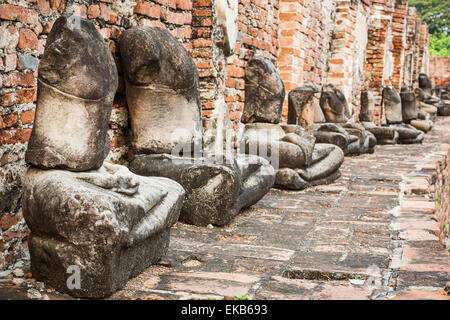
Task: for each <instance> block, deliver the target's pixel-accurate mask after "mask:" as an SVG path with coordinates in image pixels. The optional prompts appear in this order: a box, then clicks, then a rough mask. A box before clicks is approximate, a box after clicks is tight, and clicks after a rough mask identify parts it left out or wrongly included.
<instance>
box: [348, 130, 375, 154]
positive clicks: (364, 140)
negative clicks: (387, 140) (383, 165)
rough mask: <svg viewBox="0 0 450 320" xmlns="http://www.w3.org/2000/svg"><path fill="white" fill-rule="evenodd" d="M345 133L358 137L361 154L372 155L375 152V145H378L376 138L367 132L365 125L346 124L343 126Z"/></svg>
mask: <svg viewBox="0 0 450 320" xmlns="http://www.w3.org/2000/svg"><path fill="white" fill-rule="evenodd" d="M342 127H343V128H344V130H345V131H347V133H349V134H350V135H353V136H357V137H358V139H359V144H360V146H359V150H358V152H359V154H362V153H372V152H373V151H374V148H375V145H376V144H377V139H376V137H375V136H374V135H373V134H372V133H370V132H369V131H366V129H365V128H364V126H363V125H361V124H359V123H351V122H350V123H345V124H343V125H342Z"/></svg>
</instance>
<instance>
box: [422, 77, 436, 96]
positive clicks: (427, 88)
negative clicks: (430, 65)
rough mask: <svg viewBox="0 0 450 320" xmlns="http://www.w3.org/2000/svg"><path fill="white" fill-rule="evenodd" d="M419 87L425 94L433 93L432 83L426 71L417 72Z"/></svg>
mask: <svg viewBox="0 0 450 320" xmlns="http://www.w3.org/2000/svg"><path fill="white" fill-rule="evenodd" d="M419 88H420V89H422V90H423V91H424V93H425V95H426V96H431V95H432V93H433V83H432V82H431V79H430V77H428V75H427V74H426V73H421V74H419Z"/></svg>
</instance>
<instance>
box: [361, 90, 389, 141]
mask: <svg viewBox="0 0 450 320" xmlns="http://www.w3.org/2000/svg"><path fill="white" fill-rule="evenodd" d="M374 111H375V100H374V97H373V93H372V92H371V91H369V90H363V91H362V92H361V108H360V112H359V121H360V123H361V125H362V126H363V127H364V128H365V129H366V130H367V131H369V132H371V133H372V134H373V135H374V136H375V137H376V139H377V144H379V145H385V144H396V143H397V140H398V132H397V131H396V130H394V129H393V128H391V127H388V126H377V125H375V124H374Z"/></svg>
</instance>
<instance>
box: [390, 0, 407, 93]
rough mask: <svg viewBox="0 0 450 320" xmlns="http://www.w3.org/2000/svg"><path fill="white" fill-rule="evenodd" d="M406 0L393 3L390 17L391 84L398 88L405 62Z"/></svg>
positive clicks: (401, 81)
mask: <svg viewBox="0 0 450 320" xmlns="http://www.w3.org/2000/svg"><path fill="white" fill-rule="evenodd" d="M407 6H408V1H407V0H400V1H397V2H396V3H395V9H394V15H393V18H392V35H393V37H392V43H393V49H392V56H393V60H394V69H393V70H394V71H393V73H392V85H393V86H395V87H396V88H397V89H398V90H399V89H400V88H401V86H402V85H403V65H404V62H405V47H406V36H407V32H406V30H407V19H406V15H407Z"/></svg>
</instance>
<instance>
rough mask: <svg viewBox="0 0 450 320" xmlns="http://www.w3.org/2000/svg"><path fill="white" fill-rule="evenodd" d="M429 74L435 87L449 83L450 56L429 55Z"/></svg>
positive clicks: (441, 86)
mask: <svg viewBox="0 0 450 320" xmlns="http://www.w3.org/2000/svg"><path fill="white" fill-rule="evenodd" d="M430 76H431V79H432V80H433V81H434V84H435V85H436V86H437V87H440V88H445V87H447V86H448V85H450V57H431V58H430Z"/></svg>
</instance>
